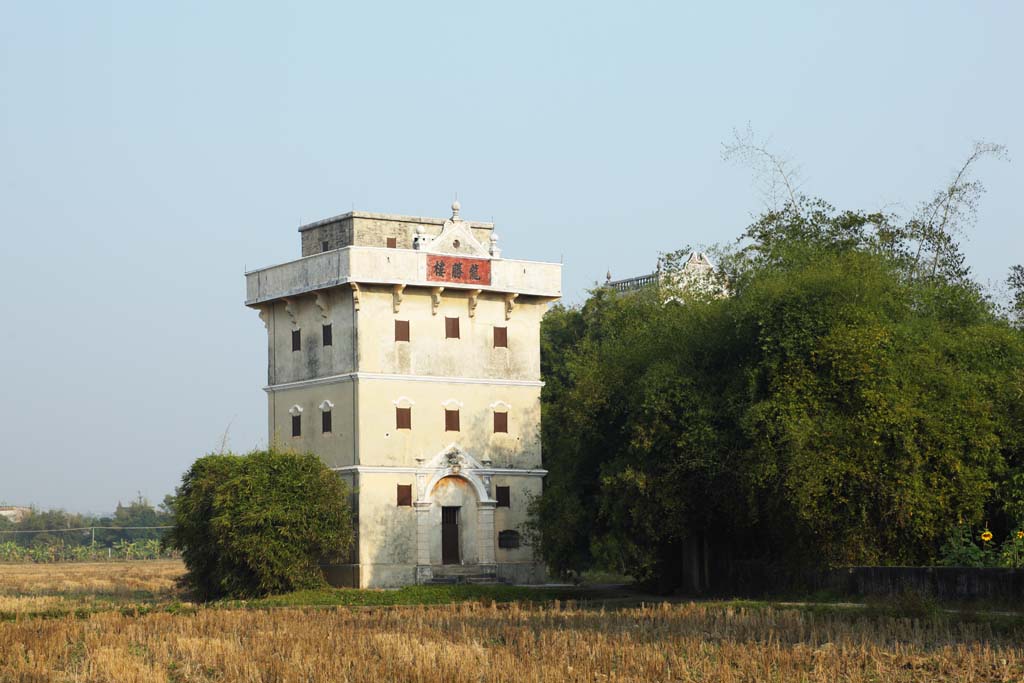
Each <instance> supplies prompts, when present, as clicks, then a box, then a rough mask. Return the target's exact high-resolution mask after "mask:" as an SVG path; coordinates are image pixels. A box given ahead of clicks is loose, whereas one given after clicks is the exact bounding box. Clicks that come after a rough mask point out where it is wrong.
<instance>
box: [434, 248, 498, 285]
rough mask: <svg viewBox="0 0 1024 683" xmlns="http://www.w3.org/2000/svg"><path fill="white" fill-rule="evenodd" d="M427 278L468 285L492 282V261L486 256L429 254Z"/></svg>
mask: <svg viewBox="0 0 1024 683" xmlns="http://www.w3.org/2000/svg"><path fill="white" fill-rule="evenodd" d="M427 279H428V280H431V281H433V282H457V283H461V284H467V285H489V284H491V262H490V261H489V260H488V259H485V258H466V257H464V256H442V255H440V254H427Z"/></svg>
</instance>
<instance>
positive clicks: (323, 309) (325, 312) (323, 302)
mask: <svg viewBox="0 0 1024 683" xmlns="http://www.w3.org/2000/svg"><path fill="white" fill-rule="evenodd" d="M316 307H317V308H319V309H320V317H321V318H323V319H324V320H327V319H328V318H329V317H330V315H329V314H330V312H331V297H330V294H328V293H327V291H326V290H324V291H320V292H317V293H316Z"/></svg>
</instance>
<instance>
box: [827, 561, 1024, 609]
mask: <svg viewBox="0 0 1024 683" xmlns="http://www.w3.org/2000/svg"><path fill="white" fill-rule="evenodd" d="M821 578H822V583H823V584H824V585H823V587H824V588H826V589H829V590H833V591H835V592H838V593H841V594H843V595H851V596H887V595H899V594H901V593H917V594H920V595H927V596H931V597H935V598H938V599H940V600H993V601H997V600H1003V601H1007V602H1015V603H1021V602H1024V569H1002V568H984V569H976V568H973V567H848V568H845V569H834V570H832V571H829V572H824V573H823V576H822V577H821Z"/></svg>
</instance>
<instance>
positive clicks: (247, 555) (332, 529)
mask: <svg viewBox="0 0 1024 683" xmlns="http://www.w3.org/2000/svg"><path fill="white" fill-rule="evenodd" d="M348 495H349V494H348V489H347V487H346V486H345V484H344V482H342V481H341V479H339V478H338V476H337V475H336V474H335V473H334V472H332V471H331V470H330V469H328V468H327V467H326V466H325V465H324V464H323V463H322V462H321V461H320V460H319V459H317V458H316V456H314V455H311V454H296V453H286V452H276V451H269V452H267V451H256V452H253V453H249V454H248V455H244V456H238V455H208V456H206V457H203V458H200V459H199V460H197V461H196V462H195V463H193V465H192V467H191V468H190V469H189V470H188V472H186V473H185V475H184V477H183V478H182V483H181V487H180V488H179V489H178V494H177V496H176V498H175V501H174V515H175V518H174V529H173V530H172V532H171V534H170V535H169V538H168V544H169V545H170V547H173V548H176V549H178V550H180V551H181V553H182V557H183V559H184V561H185V565H186V567H187V568H188V574H187V577H186V581H187V583H188V585H189V586H190V587H191V588H192V589H193V590H194V592H195V593H196V595H197V597H198V598H199V599H202V600H210V599H217V598H221V597H225V596H231V597H239V598H245V597H254V596H258V595H265V594H269V593H280V592H286V591H292V590H298V589H302V588H312V587H318V586H321V585H323V583H324V579H323V576H322V574H321V572H320V568H319V565H320V563H321V561H334V560H337V559H339V558H341V557H342V555H343V554H344V553H345V551H346V550H347V549H348V547H349V545H350V544H351V542H352V520H351V513H350V510H349V504H348Z"/></svg>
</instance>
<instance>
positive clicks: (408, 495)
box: [398, 484, 412, 507]
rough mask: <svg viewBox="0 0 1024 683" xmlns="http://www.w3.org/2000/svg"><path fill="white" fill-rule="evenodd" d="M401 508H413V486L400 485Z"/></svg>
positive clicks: (399, 501) (399, 500)
mask: <svg viewBox="0 0 1024 683" xmlns="http://www.w3.org/2000/svg"><path fill="white" fill-rule="evenodd" d="M398 505H399V507H412V484H399V485H398Z"/></svg>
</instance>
